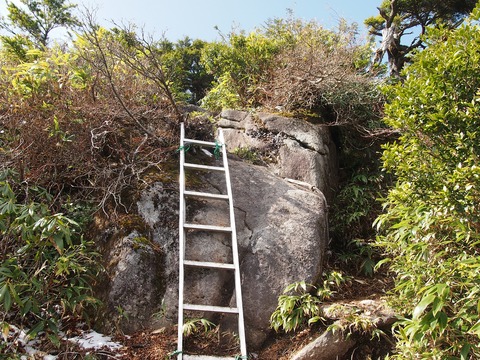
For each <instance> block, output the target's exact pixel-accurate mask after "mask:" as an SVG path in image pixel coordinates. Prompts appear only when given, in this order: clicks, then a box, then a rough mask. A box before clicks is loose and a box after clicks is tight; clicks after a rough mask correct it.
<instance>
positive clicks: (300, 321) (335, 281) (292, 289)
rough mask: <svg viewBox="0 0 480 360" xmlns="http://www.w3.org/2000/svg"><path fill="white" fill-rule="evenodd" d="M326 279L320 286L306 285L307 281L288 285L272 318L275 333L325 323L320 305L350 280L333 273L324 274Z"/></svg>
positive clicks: (340, 274)
mask: <svg viewBox="0 0 480 360" xmlns="http://www.w3.org/2000/svg"><path fill="white" fill-rule="evenodd" d="M324 276H325V279H324V281H323V282H322V284H321V285H319V286H313V285H311V284H306V283H305V281H299V282H295V283H293V284H290V285H288V286H287V287H286V288H285V290H284V291H283V294H282V295H280V296H279V298H278V306H277V308H276V310H275V311H274V312H273V313H272V315H271V316H270V325H271V327H272V328H273V329H274V330H275V331H279V330H280V329H283V330H284V331H285V332H289V331H295V330H296V329H297V328H299V327H301V326H304V325H306V324H308V325H311V324H313V323H316V322H318V321H323V320H324V319H323V317H322V310H321V308H320V305H321V303H322V302H323V301H325V300H328V299H330V298H331V297H332V296H333V295H334V294H335V291H336V290H337V289H339V288H340V286H341V285H342V284H344V283H345V282H346V281H347V280H348V278H347V277H345V276H344V275H343V274H342V273H339V272H336V271H332V272H330V273H328V274H324Z"/></svg>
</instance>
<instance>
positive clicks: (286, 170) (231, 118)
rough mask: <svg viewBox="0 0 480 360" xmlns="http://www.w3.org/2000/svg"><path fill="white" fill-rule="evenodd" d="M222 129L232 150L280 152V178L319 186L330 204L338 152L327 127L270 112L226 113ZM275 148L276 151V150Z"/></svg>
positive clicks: (277, 169) (276, 166)
mask: <svg viewBox="0 0 480 360" xmlns="http://www.w3.org/2000/svg"><path fill="white" fill-rule="evenodd" d="M218 126H219V127H222V128H223V129H224V136H225V142H226V143H227V144H228V146H229V149H230V151H231V150H233V149H235V148H249V149H253V150H259V151H261V152H262V151H266V152H271V151H272V150H274V151H276V152H277V157H276V162H275V163H274V164H271V165H270V169H271V170H272V172H273V173H275V174H276V175H278V176H280V177H284V178H291V179H295V180H301V181H304V182H307V183H309V184H311V185H312V186H315V187H317V188H318V189H319V190H320V191H321V192H322V193H323V194H324V195H325V196H326V198H327V200H328V201H330V200H331V199H332V197H333V193H334V190H335V188H336V187H337V182H338V179H337V177H338V175H337V173H338V170H337V153H336V147H335V145H334V143H333V140H332V136H331V134H330V128H329V127H328V126H326V125H321V124H312V123H309V122H307V121H304V120H299V119H295V118H287V117H283V116H277V115H271V114H266V113H258V114H255V115H254V114H251V113H248V112H244V111H237V110H225V111H223V112H222V113H221V115H220V120H219V122H218ZM272 147H273V149H272Z"/></svg>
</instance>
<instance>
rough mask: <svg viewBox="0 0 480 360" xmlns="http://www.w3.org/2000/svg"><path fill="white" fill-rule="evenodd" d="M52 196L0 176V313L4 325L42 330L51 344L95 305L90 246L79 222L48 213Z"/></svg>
mask: <svg viewBox="0 0 480 360" xmlns="http://www.w3.org/2000/svg"><path fill="white" fill-rule="evenodd" d="M51 202H52V196H51V195H50V194H48V192H47V191H46V190H44V189H42V188H38V187H28V185H26V184H25V183H19V182H18V178H17V175H16V174H15V173H14V172H12V171H9V170H6V171H3V172H2V173H1V174H0V235H1V239H2V242H1V245H0V246H1V253H2V257H1V258H0V314H3V319H2V320H3V321H5V322H6V321H7V320H8V322H10V323H15V324H16V325H17V326H18V325H24V326H26V327H28V328H29V329H30V330H29V334H30V335H31V336H32V337H33V336H35V335H36V334H37V333H38V332H40V331H45V332H46V333H47V334H48V335H49V336H50V339H51V340H52V341H55V339H56V337H55V334H56V333H57V332H58V330H59V325H60V321H64V322H67V321H68V320H70V319H78V318H82V317H83V318H85V319H87V318H88V313H87V310H88V309H89V308H90V306H92V305H95V304H97V300H96V299H94V298H93V297H92V291H91V286H92V285H93V282H94V279H93V277H94V275H95V274H96V272H97V270H98V267H97V265H96V264H97V261H96V258H97V254H96V253H95V252H94V251H93V250H92V249H93V244H92V242H90V241H87V240H85V239H83V237H82V236H81V235H80V232H79V231H80V228H79V226H78V224H77V223H76V222H75V221H74V220H72V219H70V218H68V217H66V216H65V215H63V214H62V213H53V212H52V211H51V209H49V203H51Z"/></svg>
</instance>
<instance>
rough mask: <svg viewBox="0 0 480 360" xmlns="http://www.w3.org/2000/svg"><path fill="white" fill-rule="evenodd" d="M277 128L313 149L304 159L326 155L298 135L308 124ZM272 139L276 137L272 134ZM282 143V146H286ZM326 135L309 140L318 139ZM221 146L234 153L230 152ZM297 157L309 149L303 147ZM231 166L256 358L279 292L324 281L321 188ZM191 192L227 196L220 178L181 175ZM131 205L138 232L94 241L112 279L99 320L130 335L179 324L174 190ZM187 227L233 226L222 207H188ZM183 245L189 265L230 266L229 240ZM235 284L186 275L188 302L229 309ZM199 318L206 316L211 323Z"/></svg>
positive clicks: (227, 321)
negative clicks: (211, 263) (294, 285)
mask: <svg viewBox="0 0 480 360" xmlns="http://www.w3.org/2000/svg"><path fill="white" fill-rule="evenodd" d="M246 116H247V117H248V116H249V115H246ZM249 121H250V120H249ZM251 121H253V120H252V119H251ZM281 121H284V120H278V119H277V120H273V119H272V120H271V122H272V124H273V123H274V122H281ZM267 122H268V121H267ZM278 126H280V125H278ZM282 126H283V129H284V130H282V134H287V133H289V134H296V135H295V136H296V137H298V138H300V139H301V143H303V144H310V143H312V144H311V145H308V147H311V149H313V150H308V151H312V152H315V154H319V153H320V152H321V151H326V150H325V148H322V149H321V148H320V145H319V144H320V142H319V141H316V140H315V141H313V140H311V139H309V138H308V137H307V135H301V134H300V133H301V131H304V132H306V131H307V130H306V128H305V129H304V130H301V129H302V128H301V126H307V127H308V126H310V125H308V124H307V125H305V124H304V125H301V126H300V127H298V128H296V130H288V126H289V124H283V125H282ZM299 129H300V130H299ZM298 132H300V133H298ZM268 136H273V137H275V136H278V134H277V135H275V134H273V133H269V134H268ZM281 136H282V137H283V140H282V141H288V140H289V139H290V138H288V137H285V136H286V135H281ZM292 136H293V135H292ZM322 136H323V135H322V134H320V135H318V134H317V135H314V137H316V138H317V140H318V139H320V138H321V137H322ZM257 140H258V139H257ZM253 141H256V140H255V138H252V142H253ZM262 141H263V140H261V138H260V140H258V144H257V145H258V146H261V145H262V144H266V143H264V142H262ZM295 141H297V140H295ZM226 142H227V144H228V147H229V149H232V144H230V143H229V141H228V140H227V141H226ZM299 143H300V142H299ZM315 144H316V145H315ZM265 146H267V145H265ZM268 146H270V145H268ZM322 146H324V145H322ZM325 146H326V145H325ZM302 148H303V149H305V147H304V146H303V145H302ZM315 149H317V150H315ZM302 151H303V150H302ZM190 153H191V154H190V155H189V156H194V157H198V156H205V155H202V154H201V152H200V153H199V154H193V150H192V151H190ZM315 156H317V155H315ZM197 160H198V159H197ZM201 160H202V162H203V160H204V159H201ZM211 161H216V160H214V159H213V160H211ZM229 167H230V173H231V180H232V189H233V198H234V200H233V201H234V206H235V218H236V226H237V237H238V243H239V257H240V267H241V269H240V270H241V278H242V291H243V304H244V314H245V326H246V332H247V345H248V348H249V349H250V350H253V349H257V348H259V347H260V346H261V345H262V343H263V342H264V341H265V340H266V338H267V336H268V334H269V333H270V327H269V318H270V315H271V313H272V312H273V311H274V310H275V308H276V306H277V299H278V296H279V295H281V294H282V291H283V289H284V288H285V286H287V285H289V284H291V283H293V282H295V281H301V280H304V281H306V282H307V283H315V281H316V280H317V279H318V278H319V277H320V276H321V273H322V262H323V258H324V252H325V248H326V246H327V241H328V229H327V203H326V200H325V197H324V195H323V193H322V192H321V191H320V190H318V188H317V185H318V182H317V183H316V185H314V186H312V184H310V185H309V184H306V183H303V182H297V183H292V182H291V181H287V180H286V179H283V178H282V177H280V176H278V175H276V174H274V173H272V171H271V169H269V168H267V167H262V166H256V165H252V164H248V163H245V162H243V161H241V160H239V159H238V158H235V157H232V158H230V159H229ZM287 175H288V174H287ZM287 175H285V177H289V178H295V176H293V174H290V175H288V176H287ZM301 180H303V179H301ZM305 185H306V186H305ZM187 186H188V187H189V188H190V189H192V188H194V189H196V190H202V191H206V192H212V193H225V183H224V179H223V175H222V174H214V173H202V172H195V173H193V174H190V175H189V176H187ZM136 205H137V210H138V211H137V213H138V217H139V218H140V219H141V221H140V222H141V223H142V224H141V225H142V226H137V227H135V228H134V229H133V230H132V231H127V230H128V229H121V226H120V229H119V228H117V229H116V235H109V236H106V237H105V238H104V239H103V240H99V241H100V242H102V241H103V242H104V243H105V245H104V251H103V253H104V257H105V263H106V264H107V274H108V278H107V279H106V281H105V282H104V283H103V284H102V289H101V293H102V296H101V298H102V300H103V301H104V303H105V309H106V310H105V318H108V317H110V318H114V319H118V320H119V321H116V322H115V321H111V322H110V323H114V325H115V326H116V327H117V328H119V330H120V331H123V332H126V333H129V332H132V331H136V330H138V329H141V328H153V327H155V326H164V325H172V324H175V323H176V321H177V310H178V190H177V185H173V186H172V185H171V184H169V185H166V184H162V183H160V182H157V183H155V184H153V185H151V186H149V187H148V188H147V189H145V190H143V191H142V194H141V196H140V197H139V199H138V202H137V204H136ZM187 218H188V221H189V222H194V223H200V224H215V225H227V224H228V222H229V219H228V211H227V207H226V204H225V203H224V204H222V203H221V202H220V201H218V200H210V201H208V200H202V201H199V200H198V201H189V202H188V203H187ZM187 241H188V246H187V247H186V249H187V252H186V257H187V258H188V259H192V260H208V261H218V262H221V261H225V258H227V260H228V259H229V256H230V254H231V248H230V238H229V236H228V235H225V234H221V233H217V234H211V233H202V232H193V233H188V234H187ZM232 275H233V274H232V272H231V271H229V270H224V271H215V270H202V271H199V272H196V273H192V274H188V273H187V274H186V282H185V289H186V294H185V295H186V302H191V303H205V304H213V305H220V306H229V305H233V304H234V303H235V298H234V282H233V276H232ZM119 310H121V313H122V314H121V315H122V316H123V315H125V316H123V317H122V318H119V316H118V315H119V314H118V311H119ZM196 316H197V317H203V316H205V317H208V316H209V314H196ZM214 320H216V321H220V322H222V324H224V328H226V327H227V328H229V327H231V325H232V323H231V318H228V317H227V318H223V319H220V318H216V319H214Z"/></svg>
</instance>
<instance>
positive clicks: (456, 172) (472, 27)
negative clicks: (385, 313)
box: [376, 7, 480, 359]
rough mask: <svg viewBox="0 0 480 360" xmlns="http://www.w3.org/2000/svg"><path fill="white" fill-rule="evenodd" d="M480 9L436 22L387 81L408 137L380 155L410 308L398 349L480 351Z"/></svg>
mask: <svg viewBox="0 0 480 360" xmlns="http://www.w3.org/2000/svg"><path fill="white" fill-rule="evenodd" d="M479 17H480V8H478V7H477V9H476V10H475V11H474V13H473V15H472V17H471V19H470V21H468V22H467V23H466V24H464V25H462V26H461V27H460V28H458V29H456V30H453V31H449V30H446V29H439V30H431V31H430V32H429V35H428V42H429V47H428V48H427V49H425V50H424V51H422V52H419V53H418V54H417V55H416V56H415V57H414V62H413V64H412V65H411V66H409V67H408V68H407V69H406V71H405V73H404V75H405V82H403V83H399V84H396V85H393V86H389V87H387V88H386V93H387V95H388V99H389V101H388V104H387V106H386V109H385V112H386V118H385V120H386V122H387V123H388V124H389V125H390V126H392V127H393V128H395V129H398V130H399V131H400V132H401V136H400V138H399V141H398V142H396V143H392V144H390V145H388V146H386V147H385V151H384V154H383V161H384V166H385V168H386V169H387V170H388V171H390V172H392V173H393V174H394V175H395V176H396V177H397V184H396V186H395V187H394V188H393V189H392V190H391V191H390V192H389V194H388V197H387V199H386V201H385V204H384V207H385V210H386V212H385V214H383V215H381V216H380V217H379V218H378V219H377V221H376V225H377V227H378V228H380V229H383V231H384V235H383V236H381V237H379V238H378V244H379V245H380V246H382V247H383V248H384V249H385V250H386V252H387V253H388V255H389V256H390V260H391V261H390V264H391V270H392V271H394V272H395V273H396V280H395V289H394V292H393V296H392V298H391V299H392V302H393V304H394V305H395V307H396V309H397V311H398V312H399V313H402V314H404V316H405V318H404V320H403V321H400V322H399V323H398V324H397V328H396V336H397V338H398V345H397V349H398V351H399V354H398V355H397V356H396V357H397V358H408V359H410V358H429V359H440V358H441V359H445V358H455V359H457V358H461V359H467V358H479V357H480V345H479V344H480V342H479V338H480V318H479V302H478V298H479V293H480V258H479V247H478V244H479V241H480V233H479V231H480V226H479V220H480V217H479V211H478V210H479V209H478V202H479V200H480V167H479V164H478V159H479V156H480V131H479V128H480V106H479V105H480V93H479V92H478V89H479V88H480V31H479V30H480V28H479V25H478V19H479ZM476 21H477V22H476Z"/></svg>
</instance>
